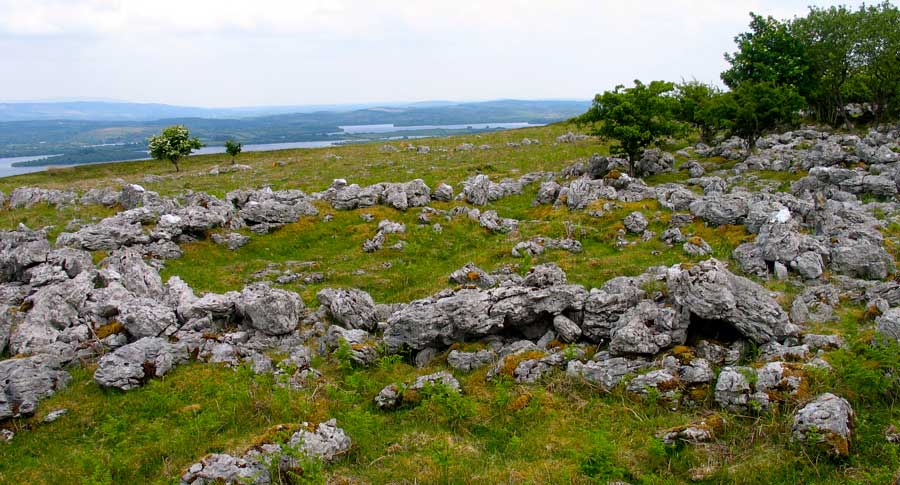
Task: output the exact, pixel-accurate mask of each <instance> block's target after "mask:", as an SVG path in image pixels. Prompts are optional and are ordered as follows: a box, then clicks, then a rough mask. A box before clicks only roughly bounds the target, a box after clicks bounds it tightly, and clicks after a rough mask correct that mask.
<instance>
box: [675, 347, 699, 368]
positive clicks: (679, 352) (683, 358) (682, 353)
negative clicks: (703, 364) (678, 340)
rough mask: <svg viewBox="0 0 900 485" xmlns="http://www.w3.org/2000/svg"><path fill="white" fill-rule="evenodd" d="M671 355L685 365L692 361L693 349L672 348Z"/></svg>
mask: <svg viewBox="0 0 900 485" xmlns="http://www.w3.org/2000/svg"><path fill="white" fill-rule="evenodd" d="M672 355H673V356H674V357H675V358H676V359H678V360H679V361H680V362H681V363H682V364H687V363H690V361H692V360H694V349H692V348H691V347H688V346H687V345H677V346H675V347H672Z"/></svg>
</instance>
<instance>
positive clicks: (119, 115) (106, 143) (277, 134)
mask: <svg viewBox="0 0 900 485" xmlns="http://www.w3.org/2000/svg"><path fill="white" fill-rule="evenodd" d="M589 106H590V102H589V101H558V100H551V101H545V100H536V101H526V100H495V101H485V102H477V103H449V102H443V101H430V102H425V103H416V104H414V105H403V106H396V105H381V106H379V105H371V106H365V107H363V108H357V109H352V110H348V109H346V108H347V107H346V106H343V108H344V109H342V110H339V109H337V107H334V106H331V107H330V109H321V110H317V111H313V112H287V113H278V112H277V111H278V110H289V109H296V108H291V107H274V108H234V109H229V110H218V109H207V108H191V107H181V106H169V105H159V104H137V103H116V102H102V101H101V102H96V101H76V102H63V103H6V104H0V119H4V117H5V118H7V121H0V158H5V157H22V156H39V155H49V154H54V155H56V154H60V155H61V156H60V157H54V158H53V163H61V164H78V163H89V162H97V161H112V160H125V159H133V158H136V157H137V158H139V157H143V156H146V139H147V137H148V136H150V135H152V134H155V133H158V132H159V131H160V130H161V129H162V128H163V127H165V126H168V125H173V124H183V125H186V126H187V127H188V128H189V129H190V130H191V132H192V133H193V134H195V135H197V136H199V137H200V139H201V141H203V143H205V144H207V145H222V144H224V142H225V140H227V139H234V140H237V141H240V142H242V143H244V144H256V143H284V142H302V141H337V140H356V141H365V140H373V139H381V138H389V137H391V136H421V135H428V136H443V135H448V134H458V133H461V132H473V131H478V130H481V129H484V128H477V127H476V128H471V129H470V128H468V127H467V125H475V124H483V123H488V124H489V123H519V122H524V123H533V124H546V123H553V122H556V121H561V120H565V119H568V118H571V117H573V116H575V115H578V114H580V113H583V112H584V111H586V110H587V108H588V107H589ZM306 108H310V107H306ZM253 110H260V111H266V110H269V111H276V112H275V113H270V114H267V115H265V116H257V115H255V113H254V111H253ZM162 115H166V116H164V117H162V118H157V117H158V116H162ZM15 116H19V117H29V116H30V117H33V118H35V119H29V120H9V119H8V118H12V117H15ZM92 117H98V118H92ZM348 125H394V126H395V127H396V129H394V130H389V131H382V132H380V133H378V134H377V135H373V134H363V133H345V132H343V131H342V129H341V128H340V127H341V126H348ZM423 125H424V126H437V128H429V129H427V130H420V131H413V130H411V129H409V128H405V127H413V126H423ZM446 125H454V126H455V127H454V128H448V127H446ZM495 128H496V127H494V129H495ZM42 163H43V164H46V163H50V162H48V161H38V162H27V164H29V165H37V164H42Z"/></svg>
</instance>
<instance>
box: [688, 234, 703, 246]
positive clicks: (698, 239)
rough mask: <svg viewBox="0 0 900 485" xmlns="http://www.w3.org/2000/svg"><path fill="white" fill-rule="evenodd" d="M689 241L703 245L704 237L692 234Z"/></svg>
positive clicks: (696, 244) (695, 244)
mask: <svg viewBox="0 0 900 485" xmlns="http://www.w3.org/2000/svg"><path fill="white" fill-rule="evenodd" d="M688 242H689V243H691V244H693V245H694V246H703V238H701V237H700V236H692V237H690V238H689V239H688Z"/></svg>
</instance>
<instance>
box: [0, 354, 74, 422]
mask: <svg viewBox="0 0 900 485" xmlns="http://www.w3.org/2000/svg"><path fill="white" fill-rule="evenodd" d="M69 380H70V376H69V373H68V372H66V371H65V370H62V362H61V361H60V359H58V358H57V357H54V356H50V355H46V354H44V355H37V356H33V357H26V358H19V359H7V360H3V361H0V421H3V420H6V419H9V418H17V417H20V416H30V415H32V414H34V412H35V410H36V409H37V404H38V402H39V401H40V400H42V399H46V398H48V397H50V396H51V395H53V394H54V393H56V392H57V391H59V390H60V389H63V388H65V387H66V385H67V384H68V383H69Z"/></svg>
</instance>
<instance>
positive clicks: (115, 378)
mask: <svg viewBox="0 0 900 485" xmlns="http://www.w3.org/2000/svg"><path fill="white" fill-rule="evenodd" d="M187 358H188V355H187V350H186V349H185V348H184V347H181V346H178V345H173V344H170V343H169V342H167V341H166V340H163V339H161V338H157V337H145V338H142V339H140V340H138V341H137V342H134V343H132V344H128V345H125V346H122V347H120V348H118V349H116V350H115V351H113V352H112V353H109V354H106V355H104V356H103V357H102V358H101V359H100V362H99V364H98V366H97V370H96V371H95V372H94V381H95V382H96V383H97V384H99V385H100V386H102V387H115V388H117V389H121V390H123V391H128V390H131V389H134V388H137V387H140V386H142V385H143V384H144V383H145V382H147V381H148V380H150V379H152V378H154V377H162V376H163V375H165V374H166V373H168V372H169V371H170V370H172V369H173V368H174V367H175V366H176V365H178V364H180V363H182V362H185V361H187Z"/></svg>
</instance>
